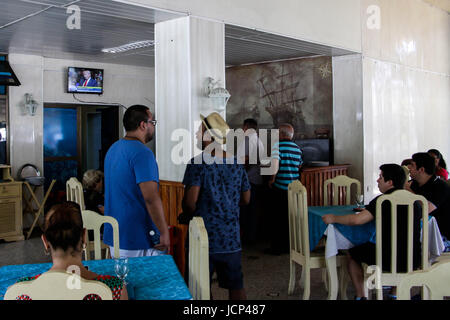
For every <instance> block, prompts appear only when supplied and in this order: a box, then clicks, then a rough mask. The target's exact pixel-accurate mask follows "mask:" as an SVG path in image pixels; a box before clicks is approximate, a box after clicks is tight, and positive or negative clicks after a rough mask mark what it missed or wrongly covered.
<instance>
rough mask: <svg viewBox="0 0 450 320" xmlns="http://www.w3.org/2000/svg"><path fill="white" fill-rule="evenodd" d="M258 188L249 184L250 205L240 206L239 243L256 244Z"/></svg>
mask: <svg viewBox="0 0 450 320" xmlns="http://www.w3.org/2000/svg"><path fill="white" fill-rule="evenodd" d="M259 189H260V186H258V185H256V184H253V183H251V190H250V203H249V204H248V205H246V206H242V207H241V210H240V214H239V223H240V227H241V243H242V244H253V243H255V242H256V238H257V235H256V233H257V230H258V197H259V194H260V190H259Z"/></svg>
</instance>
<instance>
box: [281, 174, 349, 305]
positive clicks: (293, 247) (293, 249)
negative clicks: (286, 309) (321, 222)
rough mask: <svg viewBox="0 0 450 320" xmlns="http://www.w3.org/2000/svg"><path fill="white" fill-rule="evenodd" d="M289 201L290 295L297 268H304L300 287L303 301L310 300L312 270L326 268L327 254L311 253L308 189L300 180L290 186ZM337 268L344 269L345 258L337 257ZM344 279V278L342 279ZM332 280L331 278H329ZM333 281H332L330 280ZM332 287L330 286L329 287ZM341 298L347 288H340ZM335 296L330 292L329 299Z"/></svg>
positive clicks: (292, 290)
mask: <svg viewBox="0 0 450 320" xmlns="http://www.w3.org/2000/svg"><path fill="white" fill-rule="evenodd" d="M288 201H289V244H290V277H289V288H288V294H292V293H293V292H294V287H295V267H296V264H300V265H301V266H302V276H301V279H300V286H301V287H303V288H304V290H303V300H308V299H309V296H310V291H311V275H310V271H311V269H317V268H326V264H327V261H326V258H325V253H315V252H311V251H310V248H309V229H308V228H309V226H308V205H307V192H306V188H305V187H304V186H303V185H302V183H301V182H300V181H298V180H295V181H293V182H291V183H290V184H289V186H288ZM330 259H336V267H344V266H345V263H346V260H345V257H344V256H336V257H332V258H330ZM341 278H342V277H341ZM328 279H330V277H328ZM330 280H331V279H330ZM328 287H330V286H328ZM340 288H341V297H345V296H346V295H345V292H344V291H345V286H342V285H341V286H340ZM331 296H333V293H332V292H329V297H331Z"/></svg>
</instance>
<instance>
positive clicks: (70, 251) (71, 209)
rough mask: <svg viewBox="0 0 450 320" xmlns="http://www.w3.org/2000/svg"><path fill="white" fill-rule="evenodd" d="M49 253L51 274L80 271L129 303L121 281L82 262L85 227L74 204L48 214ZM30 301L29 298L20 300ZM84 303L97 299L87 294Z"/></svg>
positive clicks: (59, 206) (46, 245)
mask: <svg viewBox="0 0 450 320" xmlns="http://www.w3.org/2000/svg"><path fill="white" fill-rule="evenodd" d="M41 239H42V243H43V244H44V251H45V253H46V254H51V256H52V261H53V265H52V267H51V268H50V270H49V271H66V270H68V268H69V267H71V268H73V266H77V267H78V268H80V276H81V277H82V278H83V279H86V280H97V281H100V282H102V283H104V284H106V285H107V286H108V287H109V288H111V291H112V294H113V300H128V292H127V289H126V286H124V284H123V282H122V280H120V279H119V278H117V277H115V276H110V275H99V274H96V273H94V272H92V271H89V270H88V269H87V268H86V267H85V266H84V265H83V263H82V261H81V255H82V248H84V247H85V246H86V229H85V228H83V221H82V218H81V210H80V207H79V205H78V204H77V203H75V202H64V203H61V204H56V205H54V206H52V207H51V209H50V210H49V211H48V213H47V215H46V217H45V222H44V233H43V235H42V236H41ZM39 276H40V274H39V275H36V276H33V277H26V278H22V279H20V280H18V282H23V281H32V280H35V279H36V278H38V277H39ZM25 299H27V297H26V296H22V297H19V300H25ZM84 300H98V297H97V296H92V295H88V296H86V297H85V298H84Z"/></svg>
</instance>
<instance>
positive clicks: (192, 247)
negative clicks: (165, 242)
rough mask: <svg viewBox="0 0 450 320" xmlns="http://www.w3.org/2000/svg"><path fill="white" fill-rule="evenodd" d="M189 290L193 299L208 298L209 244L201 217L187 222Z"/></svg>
mask: <svg viewBox="0 0 450 320" xmlns="http://www.w3.org/2000/svg"><path fill="white" fill-rule="evenodd" d="M189 290H190V291H191V294H192V297H193V299H194V300H209V299H210V287H209V245H208V233H207V232H206V228H205V224H204V223H203V218H201V217H194V218H192V220H191V221H190V222H189Z"/></svg>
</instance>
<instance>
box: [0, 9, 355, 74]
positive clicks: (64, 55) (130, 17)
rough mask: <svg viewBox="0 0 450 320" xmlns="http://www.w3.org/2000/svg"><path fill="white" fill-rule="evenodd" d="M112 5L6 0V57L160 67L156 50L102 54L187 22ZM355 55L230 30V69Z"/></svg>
mask: <svg viewBox="0 0 450 320" xmlns="http://www.w3.org/2000/svg"><path fill="white" fill-rule="evenodd" d="M71 4H75V5H77V6H79V7H80V9H81V29H80V30H77V29H73V30H70V29H68V28H67V26H66V22H67V19H68V17H69V15H70V14H68V13H67V12H66V10H67V6H69V5H71ZM183 15H184V14H181V13H180V14H174V13H170V12H165V11H159V10H154V9H148V8H143V7H138V6H133V5H129V4H124V3H120V2H115V1H111V0H79V1H77V0H1V11H0V52H5V53H8V52H10V53H13V52H14V53H29V54H38V55H42V56H45V57H50V58H61V59H77V60H86V61H98V62H109V63H118V64H130V65H137V66H154V48H145V49H140V50H134V51H128V52H125V53H121V54H106V53H102V52H101V49H103V48H110V47H116V46H121V45H124V44H127V43H131V42H136V41H142V40H154V24H155V23H157V22H161V21H166V20H170V19H174V18H178V17H180V16H183ZM349 53H351V52H349V51H346V50H341V49H336V48H331V47H327V46H323V45H319V44H313V43H310V42H306V41H301V40H297V39H292V38H288V37H282V36H278V35H273V34H269V33H266V32H262V31H258V30H251V29H247V28H242V27H237V26H231V25H226V26H225V60H226V61H225V63H226V65H227V66H233V65H240V64H247V63H257V62H263V61H272V60H282V59H291V58H296V57H305V56H312V55H329V56H331V55H343V54H349Z"/></svg>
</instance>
